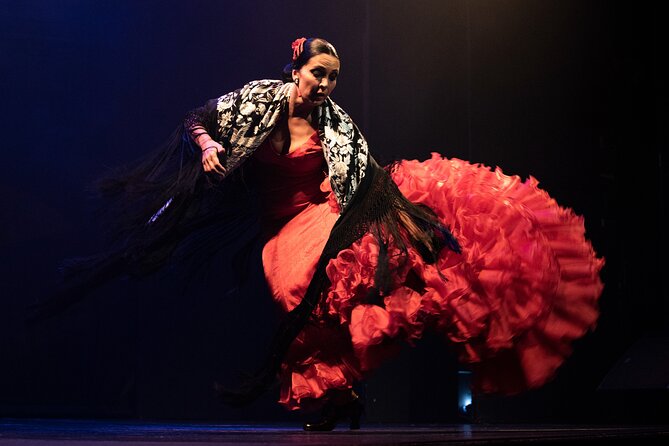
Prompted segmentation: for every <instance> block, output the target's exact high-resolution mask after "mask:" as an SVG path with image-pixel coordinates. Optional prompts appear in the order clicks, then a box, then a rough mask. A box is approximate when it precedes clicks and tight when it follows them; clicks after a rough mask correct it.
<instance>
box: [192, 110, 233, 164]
mask: <svg viewBox="0 0 669 446" xmlns="http://www.w3.org/2000/svg"><path fill="white" fill-rule="evenodd" d="M216 101H217V100H216V99H212V100H210V101H208V102H207V103H206V104H205V105H204V106H202V107H199V108H196V109H194V110H191V111H190V112H188V114H187V116H186V119H185V120H184V127H185V128H186V131H187V132H188V134H189V135H190V137H191V139H192V140H193V141H194V142H195V143H196V144H197V145H198V146H199V147H200V150H201V151H202V167H203V169H204V171H205V172H215V173H217V174H220V175H225V167H223V165H222V164H221V162H220V159H219V153H225V152H224V150H225V149H224V148H223V146H222V145H221V144H219V143H218V142H217V141H216V140H214V139H213V138H212V137H211V135H210V133H209V132H210V130H208V128H213V124H214V123H212V122H209V121H211V119H212V116H213V117H215V116H216V113H215V110H216Z"/></svg>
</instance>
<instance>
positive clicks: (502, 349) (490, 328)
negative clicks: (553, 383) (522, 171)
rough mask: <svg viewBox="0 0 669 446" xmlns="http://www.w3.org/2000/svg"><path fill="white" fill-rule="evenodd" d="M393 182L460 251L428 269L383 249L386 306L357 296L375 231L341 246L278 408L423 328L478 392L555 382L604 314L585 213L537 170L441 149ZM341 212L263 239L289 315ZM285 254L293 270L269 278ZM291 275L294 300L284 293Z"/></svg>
mask: <svg viewBox="0 0 669 446" xmlns="http://www.w3.org/2000/svg"><path fill="white" fill-rule="evenodd" d="M391 176H392V178H393V180H394V181H395V182H396V183H397V185H398V187H399V188H400V190H401V191H402V193H403V194H404V195H405V196H406V197H407V198H408V199H409V200H410V201H412V202H414V203H422V204H425V205H427V206H429V207H430V208H431V209H432V210H433V211H434V212H435V213H436V214H437V216H438V218H439V219H440V221H441V222H442V223H444V224H445V225H447V226H448V227H449V228H450V229H451V232H452V233H453V235H454V236H455V237H456V239H457V240H458V242H459V243H460V245H461V247H462V253H461V254H458V253H455V252H453V251H450V250H447V249H444V250H443V251H442V253H441V255H440V257H439V260H438V262H437V263H436V264H426V263H425V262H424V261H423V260H422V259H421V257H420V256H419V255H418V254H417V253H416V252H415V251H413V250H411V249H409V252H408V255H406V256H404V255H402V254H401V252H400V251H399V250H398V249H397V248H395V247H393V246H392V244H391V246H390V252H389V257H390V267H391V270H392V272H393V275H392V276H393V284H392V286H391V290H390V292H388V293H387V295H385V296H383V301H384V306H383V307H382V306H380V305H373V304H370V303H368V302H367V301H366V299H367V296H368V292H369V291H370V289H371V288H372V287H373V286H374V272H375V269H376V264H377V261H378V253H379V246H378V244H377V242H376V240H375V238H374V237H373V236H372V235H371V234H367V235H365V236H363V237H362V238H361V239H360V240H359V241H357V242H356V243H354V244H353V245H352V246H351V247H350V248H349V249H345V250H343V251H341V252H340V253H339V255H338V256H337V257H336V258H335V259H333V260H332V261H331V262H330V263H329V265H328V267H327V275H328V277H329V279H330V281H331V287H330V288H329V290H328V291H327V296H326V299H325V300H324V306H323V308H320V309H319V311H318V312H317V313H316V317H315V319H314V323H313V324H312V325H310V326H308V327H307V329H305V330H304V331H303V332H302V333H301V334H300V335H299V337H298V339H297V340H296V341H295V342H294V345H293V346H292V347H291V352H290V354H289V357H288V358H287V360H286V361H285V363H284V365H283V367H282V377H281V378H282V379H281V382H282V392H281V400H280V402H281V403H283V404H285V405H286V406H287V407H289V408H292V409H295V408H299V407H301V406H303V405H305V404H308V402H309V401H313V400H315V399H319V398H321V397H322V396H323V395H325V393H326V392H327V391H328V390H330V389H342V388H350V387H351V386H352V384H353V382H354V381H356V380H359V379H361V378H362V377H364V376H365V375H366V374H367V373H369V372H370V371H372V370H374V369H376V368H377V367H378V366H379V365H380V364H381V363H382V362H383V361H384V360H385V359H387V358H388V357H390V356H393V355H395V354H396V353H397V352H398V351H399V347H400V346H401V345H402V344H403V343H406V342H408V343H410V344H411V343H413V342H415V341H416V340H418V339H420V338H421V336H422V335H423V333H424V332H425V330H433V331H435V332H437V333H440V334H442V335H443V336H444V337H445V339H446V340H447V341H448V343H449V344H450V345H451V346H453V347H454V348H455V349H456V351H457V353H458V357H459V360H460V361H461V362H462V363H464V364H466V365H467V367H469V368H470V369H471V370H472V372H473V387H474V389H473V390H474V391H477V392H485V393H491V392H495V393H502V394H514V393H518V392H521V391H524V390H527V389H532V388H537V387H540V386H542V385H543V384H545V383H546V382H547V381H549V380H550V379H552V378H553V377H554V376H555V373H556V370H557V369H558V367H559V366H560V365H561V364H562V363H563V362H564V361H565V359H566V358H567V357H568V356H569V355H570V354H571V352H572V347H571V345H572V343H573V341H574V340H576V339H578V338H580V337H582V336H583V335H584V334H585V333H586V332H587V331H588V330H592V329H594V328H595V326H596V321H597V318H598V314H599V312H598V298H599V296H600V295H601V292H602V289H603V284H602V282H601V280H600V274H599V273H600V270H601V268H602V267H603V265H604V260H603V259H601V258H598V257H597V255H596V254H595V252H594V250H593V247H592V245H591V243H590V242H589V241H588V240H587V239H586V238H585V227H584V221H583V218H582V217H581V216H577V215H575V213H574V212H573V211H572V210H571V209H568V208H563V207H560V206H559V205H558V204H557V203H556V201H555V200H554V199H552V198H551V197H550V196H549V195H548V194H547V193H546V192H545V191H543V190H541V189H540V188H539V187H538V182H537V180H536V179H534V178H532V177H530V178H529V179H528V180H526V181H524V182H523V181H521V179H520V177H518V176H508V175H505V174H503V173H502V171H501V170H500V169H499V168H497V169H495V170H491V169H490V168H488V167H485V166H482V165H479V164H471V163H468V162H466V161H462V160H459V159H447V158H443V157H442V156H440V155H439V154H436V153H434V154H432V157H431V158H430V159H428V160H426V161H422V162H419V161H415V160H414V161H402V162H400V163H399V164H398V165H396V166H395V167H394V168H393V169H392V171H391ZM323 187H324V188H327V187H328V184H327V182H324V183H323ZM336 211H337V209H336V202H335V201H334V200H333V199H331V200H329V201H328V202H326V203H322V204H319V205H314V206H312V207H310V208H309V209H307V210H305V211H304V212H302V213H300V214H298V215H297V216H296V217H295V218H294V219H293V220H291V221H290V223H289V224H288V225H286V226H285V227H284V228H283V229H282V230H281V232H280V233H279V234H278V235H277V236H276V237H274V238H273V239H272V240H271V241H270V243H268V245H266V247H265V251H264V253H263V261H264V262H265V270H266V275H267V279H268V281H269V283H270V288H272V289H273V291H274V297H275V299H277V300H278V301H279V303H280V304H282V307H283V308H284V309H285V310H290V309H291V308H292V307H294V305H296V303H297V302H299V298H296V296H297V295H298V294H297V293H299V289H301V288H302V287H305V286H306V284H307V283H308V278H309V277H310V275H309V274H310V271H313V269H314V268H315V263H316V261H317V257H318V255H314V252H317V251H318V247H319V246H320V247H322V246H323V244H324V242H325V240H326V239H327V235H328V233H329V230H330V228H331V227H332V224H333V223H334V220H335V219H336V218H335V217H334V216H336ZM316 221H319V222H320V223H318V228H315V226H314V222H316ZM297 228H302V230H299V229H297ZM306 228H309V229H308V230H307V229H306ZM289 253H290V256H292V258H295V259H300V260H299V262H297V263H298V265H297V266H295V267H293V271H292V272H291V275H290V276H289V277H287V276H286V274H285V271H283V273H282V274H281V278H278V277H277V274H279V272H280V271H279V269H281V270H283V268H284V267H283V266H279V265H280V264H279V261H280V259H284V260H285V259H286V258H287V257H284V256H285V255H287V254H289ZM288 258H290V257H288ZM298 270H299V271H298ZM291 280H292V285H291V286H292V287H294V288H295V287H296V288H295V290H296V291H297V293H293V294H295V296H293V295H292V294H291V293H290V292H286V287H287V285H286V284H287V283H289V282H290V281H291ZM305 281H306V282H305ZM297 282H305V283H301V284H298V283H297Z"/></svg>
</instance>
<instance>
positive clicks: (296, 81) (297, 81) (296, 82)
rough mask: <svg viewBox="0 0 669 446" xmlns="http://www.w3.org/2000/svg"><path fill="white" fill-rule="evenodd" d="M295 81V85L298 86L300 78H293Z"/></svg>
mask: <svg viewBox="0 0 669 446" xmlns="http://www.w3.org/2000/svg"><path fill="white" fill-rule="evenodd" d="M293 81H295V85H297V86H298V87H299V86H300V80H299V79H298V78H295V79H293Z"/></svg>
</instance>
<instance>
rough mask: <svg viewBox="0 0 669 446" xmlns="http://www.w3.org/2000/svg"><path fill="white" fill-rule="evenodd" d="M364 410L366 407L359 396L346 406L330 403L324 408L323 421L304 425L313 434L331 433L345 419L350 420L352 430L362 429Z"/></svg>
mask: <svg viewBox="0 0 669 446" xmlns="http://www.w3.org/2000/svg"><path fill="white" fill-rule="evenodd" d="M364 410H365V406H364V405H363V404H362V401H360V398H359V397H357V396H356V397H354V398H353V399H352V400H350V401H348V402H346V403H344V404H334V403H332V402H328V403H327V404H326V405H325V407H323V413H322V415H321V419H320V420H318V421H316V422H306V423H304V430H305V431H313V432H315V431H331V430H333V429H334V428H335V427H336V426H337V422H339V421H341V420H343V419H349V420H350V422H351V423H350V425H349V428H350V429H360V417H361V416H362V413H363V412H364Z"/></svg>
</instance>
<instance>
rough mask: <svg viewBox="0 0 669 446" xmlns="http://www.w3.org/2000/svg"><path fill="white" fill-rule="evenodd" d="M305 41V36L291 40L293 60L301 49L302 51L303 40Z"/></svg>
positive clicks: (300, 52) (298, 55)
mask: <svg viewBox="0 0 669 446" xmlns="http://www.w3.org/2000/svg"><path fill="white" fill-rule="evenodd" d="M306 41H307V38H306V37H300V38H299V39H295V40H293V43H292V45H291V47H292V48H293V62H295V61H296V60H297V58H298V57H300V54H302V51H304V42H306Z"/></svg>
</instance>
